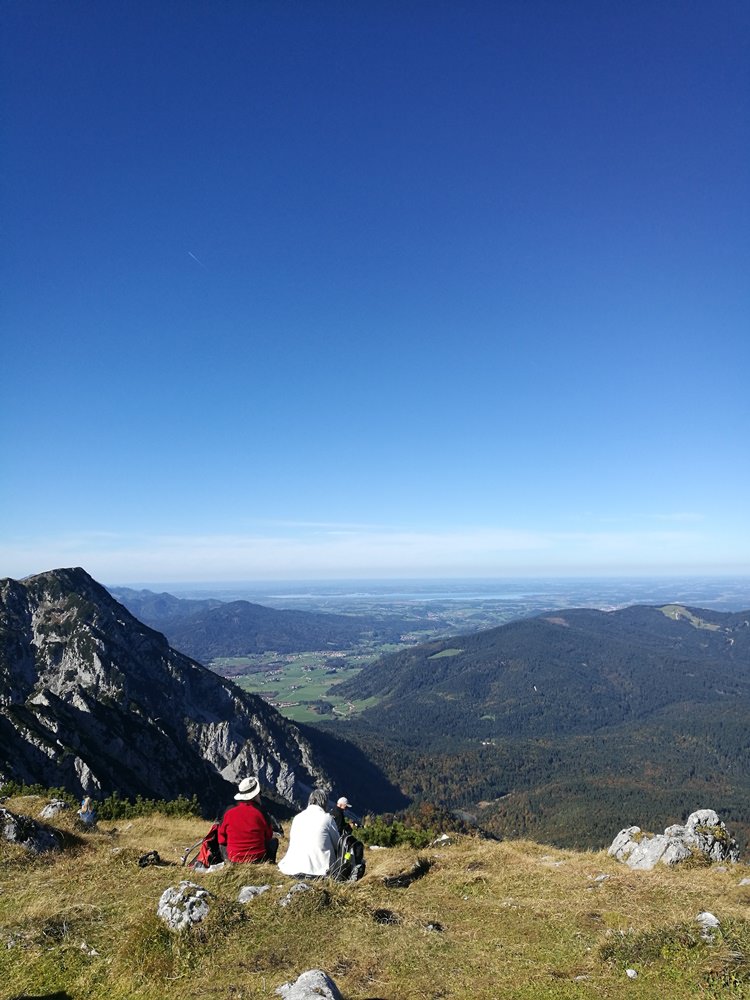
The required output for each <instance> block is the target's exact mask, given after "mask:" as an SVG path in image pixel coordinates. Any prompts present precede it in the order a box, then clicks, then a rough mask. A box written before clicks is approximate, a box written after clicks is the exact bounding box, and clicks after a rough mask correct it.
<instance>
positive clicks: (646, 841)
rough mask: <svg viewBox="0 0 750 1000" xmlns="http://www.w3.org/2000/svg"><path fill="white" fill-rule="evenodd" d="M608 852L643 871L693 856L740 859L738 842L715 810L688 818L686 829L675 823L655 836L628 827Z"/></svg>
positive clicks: (699, 812) (614, 841)
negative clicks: (659, 864)
mask: <svg viewBox="0 0 750 1000" xmlns="http://www.w3.org/2000/svg"><path fill="white" fill-rule="evenodd" d="M608 853H609V854H610V855H611V856H612V857H614V858H616V859H617V860H618V861H623V862H624V863H625V864H626V865H628V866H629V867H630V868H634V869H637V870H641V871H650V870H651V869H652V868H653V867H654V866H655V865H656V864H658V863H659V862H661V863H662V864H665V865H676V864H678V863H679V862H680V861H685V860H686V859H687V858H689V857H691V856H692V855H693V854H702V855H703V856H704V857H705V858H707V859H708V860H709V861H731V862H735V861H738V860H739V848H738V847H737V842H736V841H735V840H734V839H733V838H732V837H731V836H730V835H729V832H728V830H727V828H726V825H725V824H724V823H723V822H722V821H721V820H720V819H719V816H718V814H717V813H716V812H714V810H713V809H699V810H697V811H696V812H694V813H691V814H690V816H688V818H687V821H686V823H685V825H684V826H682V825H680V824H673V825H672V826H668V827H667V828H666V830H665V831H664V833H659V834H655V835H653V836H645V835H643V834H642V832H641V829H640V827H638V826H629V827H626V828H625V829H624V830H620V832H619V833H618V834H617V836H616V837H615V839H614V840H613V841H612V844H611V846H610V848H609V852H608Z"/></svg>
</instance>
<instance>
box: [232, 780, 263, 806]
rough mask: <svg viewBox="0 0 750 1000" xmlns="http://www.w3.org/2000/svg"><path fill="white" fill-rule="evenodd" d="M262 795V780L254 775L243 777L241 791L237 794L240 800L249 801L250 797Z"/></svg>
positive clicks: (236, 796) (254, 797)
mask: <svg viewBox="0 0 750 1000" xmlns="http://www.w3.org/2000/svg"><path fill="white" fill-rule="evenodd" d="M259 795H260V782H259V781H258V779H257V778H256V777H255V776H253V777H252V778H243V779H242V781H241V782H240V787H239V791H238V792H237V794H236V795H235V798H236V799H237V801H238V802H249V801H250V799H257V797H258V796H259Z"/></svg>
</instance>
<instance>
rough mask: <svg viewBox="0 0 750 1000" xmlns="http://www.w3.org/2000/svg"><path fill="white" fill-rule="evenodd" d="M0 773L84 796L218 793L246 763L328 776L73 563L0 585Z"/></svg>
mask: <svg viewBox="0 0 750 1000" xmlns="http://www.w3.org/2000/svg"><path fill="white" fill-rule="evenodd" d="M0 755H1V757H2V760H1V762H0V771H2V772H4V773H5V774H6V775H7V776H9V777H14V778H16V779H19V780H24V781H27V782H39V783H42V784H45V785H64V786H66V787H68V788H71V789H77V790H79V791H86V792H93V793H99V792H103V793H109V792H112V791H114V790H117V791H119V792H120V793H122V794H125V795H136V794H143V795H147V796H154V797H163V798H173V797H175V796H177V795H178V794H184V795H188V796H189V795H193V794H196V795H197V796H198V797H199V799H200V800H201V802H202V803H203V804H204V805H205V806H206V808H214V807H215V806H216V805H217V804H219V803H220V802H226V800H227V796H228V795H229V794H230V793H231V791H232V788H231V786H230V785H229V784H227V783H228V782H231V783H235V782H236V781H237V780H239V778H241V777H243V776H244V775H245V774H248V773H256V774H258V775H259V776H260V777H261V780H262V781H263V782H264V784H265V785H266V786H268V787H270V788H272V789H274V790H275V791H276V792H277V793H278V794H280V795H281V796H283V797H285V798H287V799H301V798H303V797H304V796H305V794H306V792H307V790H308V789H309V788H310V787H311V786H312V785H313V784H315V783H317V782H326V783H327V782H328V779H327V775H326V773H325V772H324V770H323V768H322V767H321V766H320V764H319V763H318V762H317V761H316V758H315V755H314V752H313V750H312V748H311V746H310V744H309V742H308V740H307V739H306V738H305V737H303V736H302V735H301V733H300V731H299V730H298V729H297V727H296V726H294V725H293V724H292V723H290V722H288V721H287V720H286V719H284V718H283V717H282V716H280V715H279V714H278V713H277V712H276V711H274V710H273V709H272V708H270V707H269V706H268V705H266V704H265V703H264V702H263V701H262V700H261V699H260V698H257V697H255V696H253V695H249V694H247V693H245V692H242V691H240V690H239V689H238V688H237V687H235V686H234V685H233V684H231V683H229V682H227V681H224V680H222V679H221V678H220V677H218V676H216V675H215V674H214V673H212V672H211V671H209V670H207V669H206V668H204V667H202V666H201V665H200V664H198V663H196V662H194V661H193V660H190V659H188V657H186V656H183V655H182V654H181V653H177V652H175V651H174V650H173V649H171V648H170V647H169V645H168V644H167V641H166V639H165V638H164V636H162V635H160V634H159V633H158V632H154V631H153V630H151V629H150V628H148V627H146V626H145V625H143V624H141V623H140V622H139V621H137V620H136V619H135V618H134V617H133V616H132V615H131V614H130V613H129V612H128V611H127V610H126V609H125V608H124V607H123V606H122V605H121V604H118V603H117V602H116V601H115V600H114V599H113V598H112V597H111V596H110V594H109V593H107V591H106V590H105V589H104V588H103V587H101V586H100V585H99V584H98V583H96V582H95V581H94V580H92V579H91V577H90V576H88V574H87V573H85V572H84V570H82V569H62V570H54V571H52V572H49V573H42V574H40V575H39V576H34V577H30V578H28V579H26V580H22V581H14V580H7V579H6V580H3V581H0Z"/></svg>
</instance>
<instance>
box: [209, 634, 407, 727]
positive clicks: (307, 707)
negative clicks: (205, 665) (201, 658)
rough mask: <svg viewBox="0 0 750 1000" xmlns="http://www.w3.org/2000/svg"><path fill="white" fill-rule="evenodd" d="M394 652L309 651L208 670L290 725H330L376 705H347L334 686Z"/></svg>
mask: <svg viewBox="0 0 750 1000" xmlns="http://www.w3.org/2000/svg"><path fill="white" fill-rule="evenodd" d="M398 648H399V647H398V646H395V645H389V646H383V647H382V648H380V649H378V651H377V652H373V651H369V652H367V653H359V652H342V653H338V652H337V653H331V652H328V651H313V652H309V653H286V654H279V653H265V654H258V655H254V656H232V657H220V658H217V659H216V660H213V661H212V662H211V664H210V667H211V669H212V670H215V671H216V672H217V673H218V674H221V676H223V677H228V678H230V679H231V680H232V681H234V683H235V684H236V685H237V686H238V687H241V688H242V690H243V691H249V692H250V693H251V694H257V695H259V696H260V697H261V698H263V700H264V701H267V702H268V703H269V704H270V705H273V706H274V708H277V709H278V710H279V711H280V712H281V713H282V714H283V715H285V716H286V717H287V718H288V719H292V720H293V721H294V722H320V721H321V720H322V719H327V720H329V721H330V720H331V719H335V718H340V719H345V718H351V717H352V716H354V715H358V714H359V713H360V712H361V711H362V710H363V709H365V708H369V706H370V705H374V704H375V702H376V701H377V699H376V698H367V699H365V700H361V701H352V700H351V699H349V698H344V697H339V696H338V695H337V694H336V686H337V685H339V684H340V683H341V682H342V681H344V680H349V679H350V678H352V677H354V676H356V674H358V673H359V671H360V670H361V669H362V668H363V667H364V666H365V664H367V663H370V662H371V661H372V660H374V659H376V657H377V656H379V655H380V654H381V653H386V652H390V651H392V650H394V649H398Z"/></svg>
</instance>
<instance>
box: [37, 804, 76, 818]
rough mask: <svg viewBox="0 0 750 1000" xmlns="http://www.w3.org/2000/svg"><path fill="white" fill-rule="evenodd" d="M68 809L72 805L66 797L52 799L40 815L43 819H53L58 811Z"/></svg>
mask: <svg viewBox="0 0 750 1000" xmlns="http://www.w3.org/2000/svg"><path fill="white" fill-rule="evenodd" d="M66 809H70V806H69V805H68V803H67V802H65V800H64V799H52V801H51V802H48V803H47V805H46V806H45V807H44V808H43V809H42V811H41V812H40V813H39V815H40V817H41V818H42V819H53V818H54V817H55V816H57V814H58V813H61V812H64V811H65V810H66Z"/></svg>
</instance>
